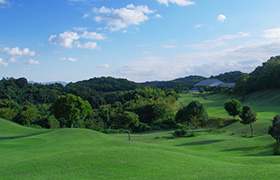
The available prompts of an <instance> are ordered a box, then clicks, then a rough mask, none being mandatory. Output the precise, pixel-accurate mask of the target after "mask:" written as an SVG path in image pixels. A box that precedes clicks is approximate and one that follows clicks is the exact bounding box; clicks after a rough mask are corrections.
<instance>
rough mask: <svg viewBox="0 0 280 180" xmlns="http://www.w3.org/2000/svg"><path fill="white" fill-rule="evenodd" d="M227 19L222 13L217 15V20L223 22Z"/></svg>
mask: <svg viewBox="0 0 280 180" xmlns="http://www.w3.org/2000/svg"><path fill="white" fill-rule="evenodd" d="M226 19H227V17H226V16H225V15H223V14H220V15H218V17H217V20H218V21H220V22H224V21H225V20H226Z"/></svg>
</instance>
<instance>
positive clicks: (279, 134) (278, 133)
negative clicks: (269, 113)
mask: <svg viewBox="0 0 280 180" xmlns="http://www.w3.org/2000/svg"><path fill="white" fill-rule="evenodd" d="M268 134H270V135H271V136H272V137H273V138H274V139H275V140H276V147H277V148H278V147H279V141H280V115H277V116H275V117H274V118H273V121H272V126H270V127H269V129H268Z"/></svg>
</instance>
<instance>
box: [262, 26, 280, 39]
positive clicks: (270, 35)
mask: <svg viewBox="0 0 280 180" xmlns="http://www.w3.org/2000/svg"><path fill="white" fill-rule="evenodd" d="M263 37H264V38H267V39H280V28H275V29H268V30H265V31H264V34H263Z"/></svg>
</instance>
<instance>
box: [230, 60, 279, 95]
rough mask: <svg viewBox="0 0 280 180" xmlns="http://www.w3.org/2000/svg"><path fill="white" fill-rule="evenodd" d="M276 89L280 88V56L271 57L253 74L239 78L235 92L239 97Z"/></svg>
mask: <svg viewBox="0 0 280 180" xmlns="http://www.w3.org/2000/svg"><path fill="white" fill-rule="evenodd" d="M275 88H280V56H275V57H271V58H270V59H269V60H268V61H267V62H266V63H263V64H262V66H259V67H257V68H256V69H255V70H254V71H253V72H252V73H250V74H244V75H242V76H241V77H239V78H238V80H237V83H236V88H235V90H234V92H235V94H237V95H245V94H249V93H252V92H255V91H260V90H266V89H275Z"/></svg>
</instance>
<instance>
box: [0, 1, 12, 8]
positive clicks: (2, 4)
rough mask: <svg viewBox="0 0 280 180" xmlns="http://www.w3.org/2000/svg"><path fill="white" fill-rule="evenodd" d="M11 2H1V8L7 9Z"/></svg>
mask: <svg viewBox="0 0 280 180" xmlns="http://www.w3.org/2000/svg"><path fill="white" fill-rule="evenodd" d="M9 5H10V2H9V1H7V0H0V8H6V7H9Z"/></svg>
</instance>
